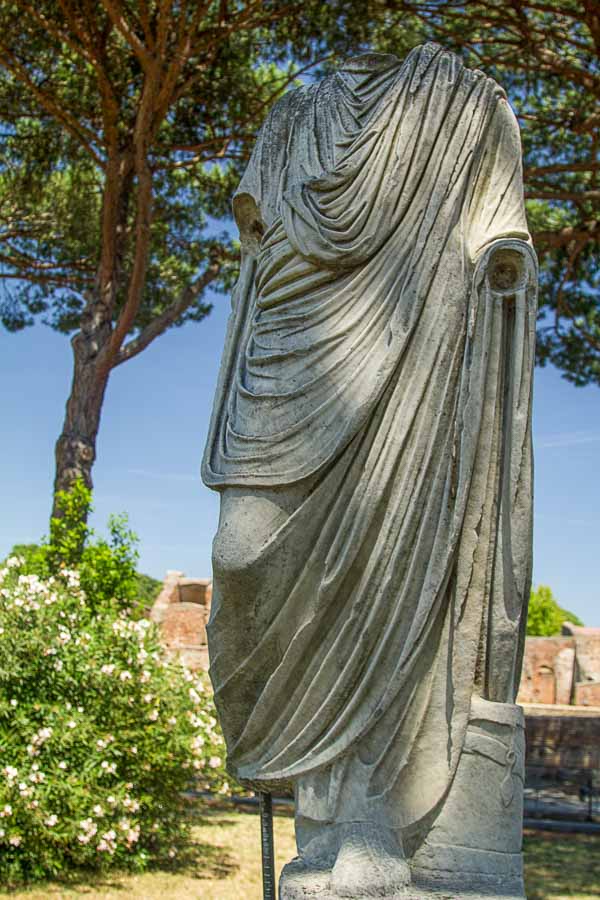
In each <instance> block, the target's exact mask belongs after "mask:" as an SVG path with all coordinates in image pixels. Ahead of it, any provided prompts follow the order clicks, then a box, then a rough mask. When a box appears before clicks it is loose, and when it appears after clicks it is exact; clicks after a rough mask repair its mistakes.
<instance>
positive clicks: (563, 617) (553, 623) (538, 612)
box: [527, 584, 583, 637]
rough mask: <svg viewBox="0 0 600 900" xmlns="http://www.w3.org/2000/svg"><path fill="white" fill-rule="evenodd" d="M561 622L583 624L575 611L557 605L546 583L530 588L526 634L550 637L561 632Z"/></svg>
mask: <svg viewBox="0 0 600 900" xmlns="http://www.w3.org/2000/svg"><path fill="white" fill-rule="evenodd" d="M563 622H572V623H573V625H583V622H582V621H581V619H580V618H579V617H578V616H576V615H575V613H572V612H569V611H568V610H566V609H562V607H560V606H559V605H558V602H557V600H556V598H555V597H554V594H553V593H552V590H551V588H549V587H548V586H547V585H545V584H540V585H539V586H538V587H537V588H536V589H535V590H532V591H531V597H530V600H529V610H528V612H527V634H528V635H531V636H533V637H552V636H553V635H555V634H560V633H561V630H562V626H563Z"/></svg>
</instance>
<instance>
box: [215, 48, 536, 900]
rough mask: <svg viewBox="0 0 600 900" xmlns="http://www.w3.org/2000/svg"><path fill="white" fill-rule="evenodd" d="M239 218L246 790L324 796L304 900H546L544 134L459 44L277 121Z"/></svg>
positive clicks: (237, 633)
mask: <svg viewBox="0 0 600 900" xmlns="http://www.w3.org/2000/svg"><path fill="white" fill-rule="evenodd" d="M233 205H234V213H235V218H236V221H237V224H238V226H239V229H240V235H241V243H242V265H241V273H240V277H239V281H238V283H237V285H236V287H235V290H234V293H233V297H232V313H231V318H230V322H229V329H228V334H227V341H226V345H225V350H224V355H223V361H222V367H221V374H220V379H219V385H218V388H217V394H216V399H215V405H214V411H213V416H212V421H211V427H210V433H209V438H208V444H207V448H206V452H205V457H204V463H203V478H204V481H205V483H206V484H207V485H208V486H209V487H211V488H214V489H215V490H218V491H219V492H220V495H221V515H220V522H219V530H218V533H217V536H216V538H215V541H214V549H213V567H214V598H213V606H212V615H211V620H210V623H209V628H208V633H209V649H210V658H211V669H210V672H211V678H212V681H213V685H214V689H215V699H216V703H217V708H218V711H219V715H220V719H221V724H222V727H223V731H224V734H225V738H226V741H227V749H228V765H229V769H230V771H231V772H232V773H233V774H234V775H235V776H236V777H237V778H238V779H239V780H240V781H242V782H243V783H245V784H248V785H251V786H253V787H254V788H256V789H257V790H280V791H281V790H283V789H286V788H293V790H294V793H295V798H296V836H297V843H298V852H299V858H298V859H297V860H296V861H294V862H293V863H292V864H291V865H290V866H288V867H286V869H285V870H284V873H283V876H282V881H281V896H282V898H293V897H307V896H320V897H355V898H359V897H370V896H396V895H398V896H412V894H410V891H412V890H416V889H417V886H418V893H417V894H415V896H419V897H423V896H426V892H427V891H432V892H433V893H435V892H436V891H442V892H443V891H444V890H450V891H453V893H452V894H451V896H452V897H458V896H460V891H461V890H463V889H464V890H465V891H467V889H470V890H471V891H475V892H476V895H478V896H479V895H482V894H484V893H485V892H492V893H493V892H496V893H497V894H501V895H502V896H514V897H521V896H523V887H522V872H521V853H520V842H521V837H520V835H521V810H522V778H523V722H522V715H521V711H520V709H519V708H518V707H517V706H515V705H514V701H515V696H516V691H517V687H518V680H519V675H520V670H521V661H522V651H523V634H524V626H525V619H526V608H527V598H528V595H529V586H530V565H531V411H530V399H531V377H532V366H533V357H534V340H535V315H536V283H537V269H536V260H535V255H534V253H533V250H532V248H531V241H530V236H529V233H528V230H527V223H526V220H525V214H524V207H523V188H522V175H521V151H520V143H519V133H518V127H517V124H516V120H515V117H514V115H513V113H512V112H511V110H510V107H509V105H508V103H507V101H506V97H505V95H504V93H503V91H502V89H501V88H500V87H499V86H498V85H497V84H496V83H495V82H494V81H493V80H492V79H490V78H488V77H486V76H485V75H484V74H483V73H482V72H479V71H471V70H469V69H466V68H465V67H463V65H462V64H461V63H460V61H459V60H458V59H457V58H456V57H455V56H453V55H452V54H451V53H448V52H446V51H444V50H443V49H441V48H440V47H438V46H436V45H433V44H427V45H425V46H423V47H419V48H416V49H415V50H413V51H412V52H411V53H410V55H409V56H408V58H407V59H406V60H405V61H404V62H403V63H401V62H400V61H399V60H398V59H396V58H395V57H393V56H387V55H378V54H367V55H364V56H360V57H358V58H356V59H352V60H350V61H349V62H348V63H346V64H345V65H344V66H343V67H342V68H341V69H340V70H339V71H338V72H336V74H334V75H332V76H330V77H327V78H325V79H324V80H323V81H321V82H320V83H319V84H312V85H309V86H306V87H302V88H299V89H298V90H294V91H291V92H290V93H288V94H286V95H285V96H284V97H283V98H282V99H281V100H279V101H278V102H277V103H276V104H275V105H274V107H273V109H272V110H271V113H270V115H269V116H268V118H267V120H266V122H265V123H264V125H263V127H262V129H261V131H260V134H259V137H258V139H257V143H256V146H255V149H254V152H253V154H252V158H251V160H250V163H249V165H248V168H247V170H246V172H245V174H244V177H243V179H242V181H241V184H240V186H239V188H238V190H237V192H236V194H235V197H234V201H233ZM411 882H412V884H413V887H412V888H411V887H409V885H410V883H411ZM457 891H458V892H459V893H456V892H457ZM477 892H478V893H477ZM469 896H474V895H473V894H472V893H471V894H470V895H469Z"/></svg>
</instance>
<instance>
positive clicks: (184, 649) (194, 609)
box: [150, 571, 212, 670]
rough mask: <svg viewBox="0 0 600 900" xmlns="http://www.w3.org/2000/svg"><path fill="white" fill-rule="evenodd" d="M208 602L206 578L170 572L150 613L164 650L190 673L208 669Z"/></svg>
mask: <svg viewBox="0 0 600 900" xmlns="http://www.w3.org/2000/svg"><path fill="white" fill-rule="evenodd" d="M211 599H212V582H211V580H210V579H209V578H186V577H185V576H184V573H183V572H176V571H170V572H167V577H166V578H165V582H164V584H163V589H162V591H161V592H160V594H159V595H158V597H157V598H156V601H155V603H154V606H153V607H152V610H151V612H150V618H151V619H152V621H154V622H156V623H157V624H158V625H159V627H160V630H161V634H162V640H163V643H164V645H165V647H166V648H167V649H168V650H169V652H171V653H172V654H173V655H176V656H179V658H180V659H181V660H182V662H183V663H184V664H185V665H186V666H188V668H190V669H192V670H196V669H208V647H207V643H206V624H207V622H208V617H209V615H210V602H211Z"/></svg>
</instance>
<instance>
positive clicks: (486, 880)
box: [280, 697, 525, 900]
mask: <svg viewBox="0 0 600 900" xmlns="http://www.w3.org/2000/svg"><path fill="white" fill-rule="evenodd" d="M524 757H525V737H524V719H523V711H522V710H521V708H520V707H519V706H516V705H513V704H509V703H493V702H490V701H488V700H483V699H482V698H480V697H473V699H472V703H471V716H470V721H469V727H468V729H467V734H466V738H465V744H464V748H463V753H462V756H461V759H460V762H459V764H458V768H457V772H456V776H455V778H454V782H453V784H452V787H451V789H450V791H449V793H448V795H447V797H446V799H445V802H444V804H443V807H442V809H441V810H440V812H439V814H438V816H437V818H436V819H435V821H434V823H433V825H432V827H431V828H430V830H429V832H428V833H427V836H426V837H425V839H424V840H423V841H422V843H421V844H420V845H419V846H418V847H417V849H416V851H413V854H412V855H411V856H409V857H408V858H407V860H406V861H407V863H408V865H409V868H410V874H411V884H410V885H408V886H407V887H406V888H404V889H398V890H397V891H395V892H394V893H389V894H385V895H382V894H381V891H379V892H377V890H376V889H375V888H373V893H372V894H371V895H369V893H366V892H365V890H364V888H361V889H360V891H359V892H357V893H356V894H355V895H353V894H352V893H350V892H348V893H345V894H344V896H346V897H348V898H352V897H354V900H361V898H365V897H369V896H374V897H378V896H379V897H381V896H386V897H389V898H390V900H391V898H398V900H399V898H403V900H429V898H431V900H434V898H437V900H446V898H447V900H463V898H464V900H476V898H478V897H480V898H489V900H501V898H502V900H525V892H524V886H523V860H522V855H521V840H522V822H523V781H524ZM399 837H401V836H399ZM399 844H400V846H402V844H401V842H400V841H399ZM326 864H329V865H330V864H331V860H328V861H327V863H326V862H325V861H323V862H322V863H321V861H320V860H314V859H310V858H308V859H302V858H298V859H295V860H293V861H292V862H291V863H289V864H288V865H287V866H286V867H285V868H284V870H283V872H282V875H281V881H280V900H308V898H312V897H315V898H319V900H338V898H339V894H336V893H335V891H334V889H333V887H332V884H331V870H330V869H329V868H325V865H326ZM319 865H321V868H319ZM363 885H364V881H363Z"/></svg>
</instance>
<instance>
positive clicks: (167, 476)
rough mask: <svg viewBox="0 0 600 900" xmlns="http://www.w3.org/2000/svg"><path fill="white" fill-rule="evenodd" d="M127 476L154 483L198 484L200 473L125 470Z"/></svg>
mask: <svg viewBox="0 0 600 900" xmlns="http://www.w3.org/2000/svg"><path fill="white" fill-rule="evenodd" d="M127 474H128V475H136V476H138V477H139V478H152V479H154V480H155V481H187V482H193V483H194V484H200V483H201V482H200V473H198V474H197V475H190V474H185V473H183V472H151V471H150V470H148V469H127Z"/></svg>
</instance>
